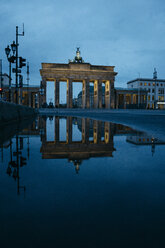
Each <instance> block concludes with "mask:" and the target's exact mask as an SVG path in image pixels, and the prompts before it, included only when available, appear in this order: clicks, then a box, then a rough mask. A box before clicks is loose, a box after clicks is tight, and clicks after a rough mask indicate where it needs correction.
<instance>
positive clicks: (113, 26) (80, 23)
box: [0, 0, 165, 87]
mask: <svg viewBox="0 0 165 248" xmlns="http://www.w3.org/2000/svg"><path fill="white" fill-rule="evenodd" d="M0 22H1V25H0V59H2V60H3V72H6V73H8V62H7V60H6V55H5V52H4V49H5V47H6V46H7V45H8V44H11V43H12V41H13V40H15V27H16V25H18V26H19V32H22V23H24V25H25V36H24V37H19V56H22V57H25V58H26V59H27V61H29V63H30V83H31V84H35V85H36V84H39V83H40V81H41V77H40V73H39V69H40V68H41V63H42V62H52V63H53V62H54V63H68V59H73V57H74V56H75V51H76V47H77V46H79V47H80V50H81V55H82V57H83V59H84V61H85V62H89V63H91V64H94V65H113V66H115V71H116V72H118V76H117V77H116V82H115V86H117V87H120V86H121V87H123V86H124V87H126V82H127V81H129V80H132V79H134V78H137V77H138V76H139V75H140V76H141V77H152V75H153V69H154V67H156V68H157V71H158V78H161V79H163V78H165V70H164V66H165V1H164V0H115V1H112V0H95V1H94V0H83V1H82V0H81V1H80V0H70V1H68V0H60V1H59V0H56V1H53V0H47V1H43V0H40V1H36V0H33V1H31V0H29V1H23V0H8V1H6V0H0ZM24 71H25V69H24ZM24 77H25V78H26V75H25V76H24Z"/></svg>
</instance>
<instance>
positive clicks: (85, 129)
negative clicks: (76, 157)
mask: <svg viewBox="0 0 165 248" xmlns="http://www.w3.org/2000/svg"><path fill="white" fill-rule="evenodd" d="M88 142H89V119H88V118H87V119H85V118H82V143H85V144H87V143H88Z"/></svg>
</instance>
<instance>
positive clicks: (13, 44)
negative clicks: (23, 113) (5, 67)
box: [5, 41, 15, 102]
mask: <svg viewBox="0 0 165 248" xmlns="http://www.w3.org/2000/svg"><path fill="white" fill-rule="evenodd" d="M11 50H12V52H13V55H12V56H10V57H9V55H10V52H11ZM5 53H6V56H7V60H8V61H9V102H11V80H12V79H11V63H14V61H15V42H14V41H13V43H12V44H11V49H10V47H9V45H8V46H7V47H6V48H5Z"/></svg>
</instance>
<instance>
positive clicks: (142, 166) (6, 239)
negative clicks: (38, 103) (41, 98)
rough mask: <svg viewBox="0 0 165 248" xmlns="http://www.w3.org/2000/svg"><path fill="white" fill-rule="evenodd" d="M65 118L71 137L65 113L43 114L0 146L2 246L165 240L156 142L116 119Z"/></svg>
mask: <svg viewBox="0 0 165 248" xmlns="http://www.w3.org/2000/svg"><path fill="white" fill-rule="evenodd" d="M72 122H73V125H72V127H71V126H70V130H72V135H71V137H72V139H71V140H69V138H68V139H67V137H69V134H68V136H67V135H66V130H67V125H70V124H69V121H68V122H67V118H59V125H58V121H57V122H55V118H53V119H52V118H51V119H49V118H47V119H42V120H38V122H36V123H34V124H33V125H31V128H30V129H24V130H23V131H21V132H20V133H19V135H18V136H15V137H13V138H12V139H7V140H6V141H5V143H4V145H3V146H1V156H0V186H1V187H0V197H1V205H0V220H1V222H0V230H1V244H2V247H10V246H12V245H13V242H14V244H15V245H16V247H33V245H34V247H42V246H48V247H67V246H70V247H88V244H90V247H99V248H100V247H164V246H161V245H162V244H163V242H164V231H165V228H164V222H165V216H164V208H165V194H164V188H165V168H164V164H165V157H164V148H165V146H164V144H162V141H160V140H157V139H153V137H151V136H149V135H146V134H144V133H141V132H137V131H135V130H132V129H130V128H128V127H124V126H122V125H115V124H112V123H111V124H109V123H103V122H96V121H88V122H87V121H86V122H85V121H83V122H82V121H81V119H76V118H73V119H72ZM36 127H38V128H36ZM68 127H69V126H68ZM93 127H94V128H93ZM56 128H57V129H59V130H57V129H56ZM68 130H69V128H68ZM83 130H84V131H85V132H84V134H83V133H82V132H83ZM57 131H59V140H56V138H55V135H57ZM84 135H86V136H84ZM57 137H58V135H57ZM105 138H106V141H107V143H106V142H105ZM94 139H95V140H94ZM64 141H65V142H64ZM16 151H18V152H19V153H16ZM44 156H45V159H44ZM21 157H23V158H25V159H26V160H23V161H22V162H23V163H26V164H27V165H24V164H23V165H22V164H21V163H22V162H21ZM11 159H12V160H13V161H16V162H17V159H18V163H19V171H17V169H18V168H17V166H15V167H12V166H11ZM21 165H22V166H21ZM9 167H10V168H11V175H10V176H9V173H8V174H7V173H6V172H7V169H8V168H9ZM14 170H15V171H16V174H15V179H14V178H13V172H14ZM24 187H25V188H26V190H25V188H24ZM18 191H19V195H17V192H18ZM153 233H154V235H153Z"/></svg>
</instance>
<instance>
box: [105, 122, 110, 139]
mask: <svg viewBox="0 0 165 248" xmlns="http://www.w3.org/2000/svg"><path fill="white" fill-rule="evenodd" d="M104 141H105V143H106V144H108V143H109V141H110V122H105V124H104Z"/></svg>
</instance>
